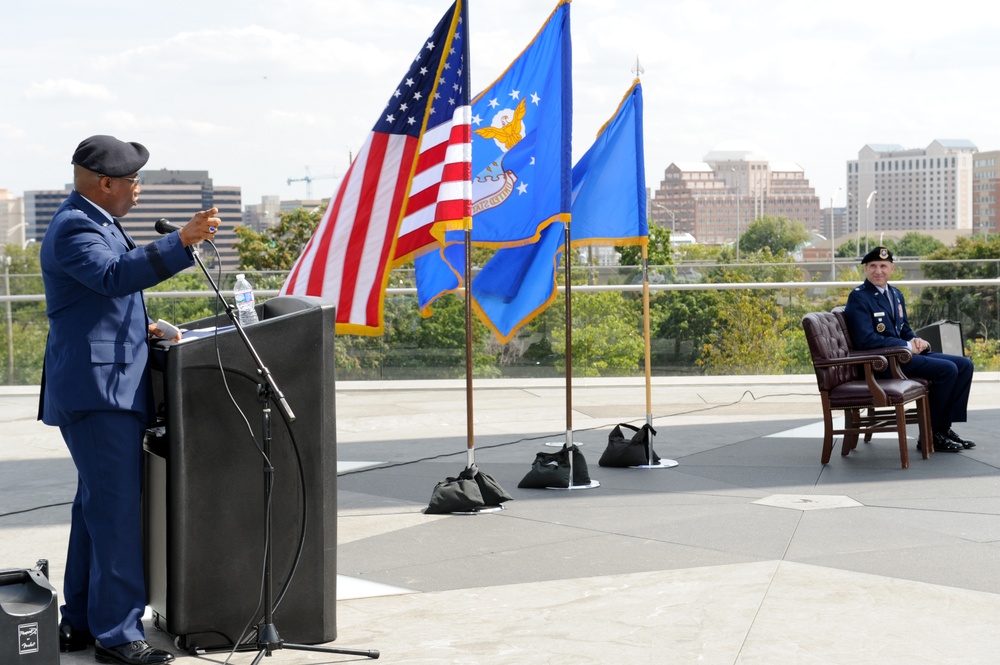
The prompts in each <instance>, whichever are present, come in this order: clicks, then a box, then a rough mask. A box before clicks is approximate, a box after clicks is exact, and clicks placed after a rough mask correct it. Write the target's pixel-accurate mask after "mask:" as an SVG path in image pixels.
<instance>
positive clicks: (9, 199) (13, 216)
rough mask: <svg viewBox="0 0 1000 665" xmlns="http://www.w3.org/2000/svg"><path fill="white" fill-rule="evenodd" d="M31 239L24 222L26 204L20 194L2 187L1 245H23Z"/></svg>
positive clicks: (0, 190)
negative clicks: (12, 192)
mask: <svg viewBox="0 0 1000 665" xmlns="http://www.w3.org/2000/svg"><path fill="white" fill-rule="evenodd" d="M29 239H30V235H29V234H28V231H27V224H25V223H24V205H23V199H22V198H21V197H20V196H14V195H13V194H11V193H10V192H8V191H7V190H6V189H0V245H15V244H16V245H21V246H24V244H25V242H26V241H27V240H29Z"/></svg>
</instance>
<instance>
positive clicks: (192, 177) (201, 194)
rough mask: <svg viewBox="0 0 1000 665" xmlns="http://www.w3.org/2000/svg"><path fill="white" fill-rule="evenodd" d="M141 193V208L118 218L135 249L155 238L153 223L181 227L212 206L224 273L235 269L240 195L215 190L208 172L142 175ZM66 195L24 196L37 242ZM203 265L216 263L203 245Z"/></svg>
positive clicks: (240, 219) (228, 188)
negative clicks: (215, 211) (218, 223)
mask: <svg viewBox="0 0 1000 665" xmlns="http://www.w3.org/2000/svg"><path fill="white" fill-rule="evenodd" d="M139 177H140V178H141V179H142V180H141V184H140V187H141V190H140V192H139V205H137V206H136V207H134V208H132V210H130V211H129V213H128V215H126V216H125V217H122V218H121V223H122V226H123V227H124V228H125V230H126V231H128V234H129V235H130V236H132V238H133V240H135V242H136V244H138V245H144V244H146V243H148V242H150V241H152V240H155V239H156V238H157V237H158V236H157V233H156V230H155V228H154V227H155V225H156V221H157V220H158V219H161V218H165V219H167V220H169V221H171V222H173V223H174V224H177V225H179V226H183V225H184V224H186V223H187V222H188V220H190V219H191V217H192V216H193V215H194V214H195V213H196V212H199V211H201V210H207V209H209V208H212V207H215V208H218V209H219V214H218V216H219V217H220V218H221V219H222V226H221V228H220V229H219V232H218V234H216V237H215V240H214V244H215V246H216V248H217V249H218V250H219V255H220V257H221V260H222V269H223V270H236V269H237V268H238V267H239V257H238V255H237V253H236V250H234V249H233V245H234V244H235V243H236V240H237V237H236V227H237V226H239V225H240V224H242V222H243V211H242V203H241V190H240V188H239V187H233V186H217V185H214V184H213V183H212V179H211V178H210V177H208V171H171V170H167V169H161V170H158V171H140V172H139ZM69 192H70V189H69V186H68V187H67V189H65V190H55V191H53V190H50V191H35V192H25V194H24V199H25V220H26V221H28V222H29V224H28V226H29V228H31V229H32V232H33V233H34V237H36V238H38V239H39V240H40V239H41V238H42V237H43V236H44V235H45V230H46V229H47V228H48V226H49V222H50V221H51V220H52V216H53V215H54V214H55V211H56V209H58V207H59V205H60V204H61V203H62V202H63V200H64V199H65V198H66V197H67V196H68V195H69ZM201 257H202V260H204V261H206V262H209V260H210V259H212V258H214V252H212V251H211V248H209V247H207V246H203V249H202V252H201Z"/></svg>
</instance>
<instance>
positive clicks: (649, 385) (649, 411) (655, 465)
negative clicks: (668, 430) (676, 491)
mask: <svg viewBox="0 0 1000 665" xmlns="http://www.w3.org/2000/svg"><path fill="white" fill-rule="evenodd" d="M641 247H642V337H643V341H644V342H645V346H646V426H647V427H648V428H649V432H648V436H649V439H648V442H649V445H648V446H647V450H646V454H647V457H646V463H645V464H642V465H640V466H638V467H633V468H638V469H669V468H671V467H675V466H677V460H672V459H665V458H662V457H661V458H660V459H658V460H657V459H655V458H654V457H653V434H654V433H655V431H654V430H653V360H652V352H651V346H652V335H651V334H650V329H649V320H650V316H649V238H648V236H647V238H646V239H645V241H644V242H643V243H642V246H641Z"/></svg>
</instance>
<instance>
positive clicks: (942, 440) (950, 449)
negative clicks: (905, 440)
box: [917, 432, 962, 453]
mask: <svg viewBox="0 0 1000 665" xmlns="http://www.w3.org/2000/svg"><path fill="white" fill-rule="evenodd" d="M917 450H919V451H923V446H921V442H920V440H919V439H917ZM961 450H962V444H960V443H956V442H955V441H952V440H951V439H949V438H948V437H947V435H945V434H943V433H942V432H934V452H936V453H957V452H959V451H961Z"/></svg>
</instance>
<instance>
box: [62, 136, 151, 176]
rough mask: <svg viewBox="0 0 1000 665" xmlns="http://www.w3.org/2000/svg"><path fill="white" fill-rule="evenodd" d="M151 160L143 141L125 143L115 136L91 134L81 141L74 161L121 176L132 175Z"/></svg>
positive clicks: (83, 165) (104, 173)
mask: <svg viewBox="0 0 1000 665" xmlns="http://www.w3.org/2000/svg"><path fill="white" fill-rule="evenodd" d="M147 161H149V151H148V150H146V146H144V145H142V144H141V143H135V142H132V143H125V142H124V141H119V140H118V139H116V138H115V137H113V136H103V135H100V134H99V135H97V136H91V137H90V138H87V139H84V140H83V141H81V142H80V145H78V146H77V147H76V152H74V153H73V163H74V164H76V165H77V166H82V167H83V168H85V169H87V170H88V171H93V172H94V173H100V174H101V175H110V176H115V177H121V176H126V175H132V174H133V173H136V172H137V171H138V170H139V169H141V168H142V167H143V166H145V165H146V162H147Z"/></svg>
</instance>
